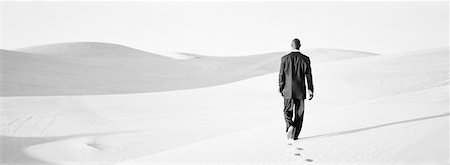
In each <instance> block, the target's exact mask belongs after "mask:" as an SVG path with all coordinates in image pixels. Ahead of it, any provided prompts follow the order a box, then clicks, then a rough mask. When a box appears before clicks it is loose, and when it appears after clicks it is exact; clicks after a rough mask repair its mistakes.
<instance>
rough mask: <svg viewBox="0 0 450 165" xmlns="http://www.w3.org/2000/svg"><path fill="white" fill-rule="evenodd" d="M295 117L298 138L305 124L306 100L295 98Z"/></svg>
mask: <svg viewBox="0 0 450 165" xmlns="http://www.w3.org/2000/svg"><path fill="white" fill-rule="evenodd" d="M294 107H295V108H294V109H295V118H294V139H297V138H298V135H300V131H301V130H302V126H303V116H304V115H305V100H304V99H295V100H294Z"/></svg>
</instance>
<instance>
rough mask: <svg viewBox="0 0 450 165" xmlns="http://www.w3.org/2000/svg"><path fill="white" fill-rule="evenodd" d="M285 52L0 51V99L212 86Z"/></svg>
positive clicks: (252, 72)
mask: <svg viewBox="0 0 450 165" xmlns="http://www.w3.org/2000/svg"><path fill="white" fill-rule="evenodd" d="M304 52H305V54H306V55H308V56H309V57H310V58H311V59H312V61H313V65H316V64H322V63H326V62H333V61H340V60H347V59H352V58H361V57H369V56H373V55H375V54H372V53H366V52H356V51H348V50H332V49H313V50H305V51H304ZM287 53H288V52H273V53H266V54H259V55H250V56H238V57H212V56H201V55H194V54H184V55H182V54H179V55H181V56H178V57H180V58H189V59H186V60H176V59H173V58H169V57H165V56H161V55H157V54H153V53H148V52H144V51H140V50H137V49H133V48H129V47H125V46H121V45H116V44H109V43H96V42H75V43H60V44H51V45H41V46H34V47H29V48H22V49H17V50H14V51H11V50H1V59H2V61H1V66H2V71H1V72H2V75H3V79H2V86H1V89H0V90H1V93H0V94H1V95H0V96H61V95H97V94H127V93H146V92H160V91H172V90H181V89H193V88H201V87H208V86H215V85H221V84H226V83H230V82H235V81H240V80H244V79H248V78H252V77H255V76H260V75H264V74H268V73H273V72H277V71H278V69H279V68H278V67H279V66H278V65H279V63H280V62H279V61H280V58H281V56H283V55H285V54H287ZM174 56H175V55H174ZM191 57H193V58H191Z"/></svg>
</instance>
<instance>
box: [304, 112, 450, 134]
mask: <svg viewBox="0 0 450 165" xmlns="http://www.w3.org/2000/svg"><path fill="white" fill-rule="evenodd" d="M449 115H450V113H448V112H446V113H443V114H440V115H433V116H427V117H421V118H415V119H409V120H403V121H397V122H392V123H386V124H381V125H376V126H371V127H365V128H359V129H352V130H347V131H339V132H334V133H327V134H321V135H314V136H308V137H303V138H299V140H311V139H317V138H325V137H332V136H338V135H346V134H351V133H357V132H361V131H367V130H371V129H377V128H381V127H387V126H392V125H397V124H404V123H410V122H417V121H422V120H429V119H434V118H440V117H447V116H449Z"/></svg>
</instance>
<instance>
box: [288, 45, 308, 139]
mask: <svg viewBox="0 0 450 165" xmlns="http://www.w3.org/2000/svg"><path fill="white" fill-rule="evenodd" d="M300 46H301V44H300V40H299V39H297V38H296V39H294V40H292V43H291V47H292V51H291V52H290V53H289V54H287V55H285V56H283V57H282V58H281V66H280V75H279V87H280V88H279V90H280V93H281V95H282V96H283V97H284V119H285V121H286V132H287V139H288V144H292V142H293V141H294V140H297V139H298V136H299V134H300V131H301V129H302V124H303V116H304V110H305V103H304V101H305V99H306V86H305V77H306V81H308V82H307V84H308V93H309V100H311V99H312V98H313V92H314V86H313V80H312V74H311V61H310V60H309V57H308V56H305V55H303V54H302V53H300ZM294 114H295V118H294V120H292V117H293V116H294Z"/></svg>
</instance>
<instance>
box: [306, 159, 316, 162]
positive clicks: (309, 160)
mask: <svg viewBox="0 0 450 165" xmlns="http://www.w3.org/2000/svg"><path fill="white" fill-rule="evenodd" d="M305 161H307V162H312V161H314V160H312V159H305Z"/></svg>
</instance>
